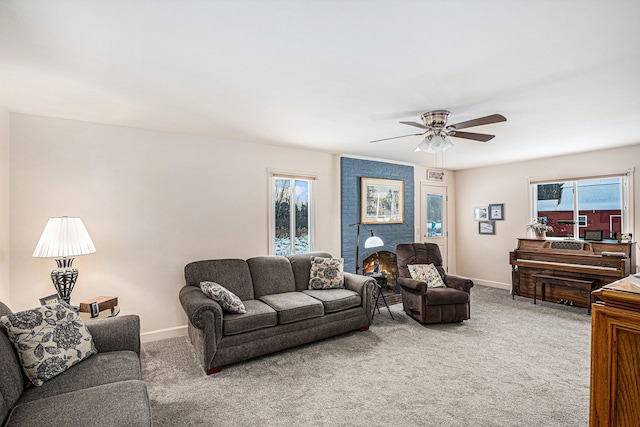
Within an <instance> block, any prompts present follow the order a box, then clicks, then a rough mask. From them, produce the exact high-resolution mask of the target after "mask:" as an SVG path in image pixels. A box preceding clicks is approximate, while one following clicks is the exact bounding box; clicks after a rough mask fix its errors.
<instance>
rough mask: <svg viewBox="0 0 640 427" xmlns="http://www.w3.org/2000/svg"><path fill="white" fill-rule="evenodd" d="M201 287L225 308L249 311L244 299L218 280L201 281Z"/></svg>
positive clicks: (240, 311)
mask: <svg viewBox="0 0 640 427" xmlns="http://www.w3.org/2000/svg"><path fill="white" fill-rule="evenodd" d="M200 289H202V292H204V294H205V295H206V296H208V297H209V298H211V299H212V300H214V301H215V302H217V303H218V304H220V307H222V309H223V310H227V311H229V312H231V313H240V314H244V313H246V312H247V310H246V309H245V308H244V304H243V303H242V300H241V299H240V298H238V296H237V295H236V294H234V293H233V292H231V291H230V290H229V289H227V288H225V287H224V286H222V285H220V284H218V283H216V282H200Z"/></svg>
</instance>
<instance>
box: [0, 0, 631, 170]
mask: <svg viewBox="0 0 640 427" xmlns="http://www.w3.org/2000/svg"><path fill="white" fill-rule="evenodd" d="M639 20H640V1H636V0H629V1H625V0H606V1H605V0H602V1H593V0H575V1H574V0H570V1H567V0H554V1H545V0H536V1H524V0H521V1H519V0H442V1H434V0H420V1H408V0H404V1H403V0H393V1H392V0H377V1H376V0H369V1H364V0H361V1H356V0H343V1H337V0H333V1H332V0H323V1H322V0H315V1H313V0H261V1H248V0H232V1H215V0H211V1H204V0H200V1H196V0H173V1H172V0H122V1H117V0H101V1H97V0H49V1H46V0H42V1H38V0H0V106H3V107H5V108H8V109H9V110H10V111H13V112H21V113H28V114H36V115H44V116H53V117H60V118H68V119H77V120H85V121H92V122H98V123H107V124H114V125H123V126H133V127H140V128H148V129H158V130H165V131H175V132H182V133H191V134H199V135H206V136H211V137H216V138H224V139H230V140H241V141H249V142H256V143H265V144H277V145H285V146H298V147H301V148H305V149H312V150H320V151H328V152H332V153H345V154H352V155H359V156H365V157H372V158H379V159H387V160H393V161H400V162H408V163H417V164H422V165H425V166H432V165H434V164H435V157H434V155H433V154H427V153H422V152H420V153H415V152H414V151H413V150H414V148H415V147H416V145H418V143H419V142H420V138H419V137H409V138H403V139H397V140H393V141H387V142H380V143H376V144H370V143H369V141H370V140H373V139H380V138H386V137H392V136H397V135H405V134H410V133H415V131H416V129H415V128H412V127H409V126H406V125H402V124H399V123H398V121H400V120H403V121H420V112H422V111H428V110H433V109H450V110H451V112H452V115H451V118H450V120H449V122H450V123H454V122H458V121H462V120H467V119H471V118H475V117H480V116H484V115H488V114H493V113H501V114H503V115H505V116H506V117H507V119H508V121H507V122H506V123H500V124H495V125H489V126H484V127H477V128H471V129H468V131H477V132H484V133H494V134H495V135H497V136H496V138H494V139H493V140H492V141H490V142H488V143H486V144H480V143H477V142H472V141H468V140H464V139H458V138H454V139H453V141H454V143H455V144H456V145H455V146H454V147H453V148H451V149H450V150H448V151H446V153H445V155H444V167H445V168H449V169H465V168H472V167H478V166H484V165H491V164H498V163H505V162H512V161H518V160H524V159H531V158H540V157H547V156H555V155H561V154H567V153H575V152H581V151H590V150H596V149H601V148H603V147H616V146H623V145H631V144H638V143H640V83H639V81H638V79H639V76H640V24H639Z"/></svg>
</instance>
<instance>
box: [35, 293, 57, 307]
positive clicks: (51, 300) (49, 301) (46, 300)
mask: <svg viewBox="0 0 640 427" xmlns="http://www.w3.org/2000/svg"><path fill="white" fill-rule="evenodd" d="M58 298H59V297H58V294H51V295H49V296H46V297H42V298H40V305H47V304H55V303H57V302H58Z"/></svg>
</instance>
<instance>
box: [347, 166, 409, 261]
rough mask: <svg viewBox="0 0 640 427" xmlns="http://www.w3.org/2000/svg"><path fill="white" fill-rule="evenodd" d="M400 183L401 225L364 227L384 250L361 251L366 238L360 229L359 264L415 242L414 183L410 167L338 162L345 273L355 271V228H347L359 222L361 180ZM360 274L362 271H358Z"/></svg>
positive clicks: (380, 248)
mask: <svg viewBox="0 0 640 427" xmlns="http://www.w3.org/2000/svg"><path fill="white" fill-rule="evenodd" d="M361 177H367V178H382V179H399V180H402V181H404V223H402V224H367V225H366V227H367V228H368V229H369V230H373V232H374V234H375V235H376V236H378V237H380V238H381V239H382V241H383V242H384V246H382V247H378V248H369V249H366V248H365V247H364V241H365V240H366V239H367V237H369V234H368V233H367V232H366V231H365V230H364V228H362V227H360V253H359V258H360V264H362V261H363V260H364V259H365V258H366V257H368V256H369V255H371V254H373V253H375V252H378V251H389V252H393V253H396V245H397V244H399V243H412V242H413V240H414V226H413V219H414V203H413V201H414V194H415V191H414V181H413V167H412V166H404V165H398V164H393V163H384V162H376V161H371V160H360V159H352V158H349V157H342V158H341V160H340V200H341V225H340V228H341V231H342V233H341V234H342V241H341V246H340V249H341V252H342V255H341V256H342V258H344V271H347V272H349V273H353V272H355V270H356V259H355V258H356V238H357V227H355V226H354V227H349V224H354V223H357V222H360V178H361ZM360 273H362V270H360Z"/></svg>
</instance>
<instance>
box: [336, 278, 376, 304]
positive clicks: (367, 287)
mask: <svg viewBox="0 0 640 427" xmlns="http://www.w3.org/2000/svg"><path fill="white" fill-rule="evenodd" d="M375 286H376V281H375V279H372V278H371V277H368V276H362V275H360V274H353V273H344V287H345V288H346V289H349V290H350V291H354V292H357V293H358V294H359V295H360V297H361V298H362V300H363V301H364V300H365V298H367V297H368V298H369V299H371V298H373V292H374V289H375Z"/></svg>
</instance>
